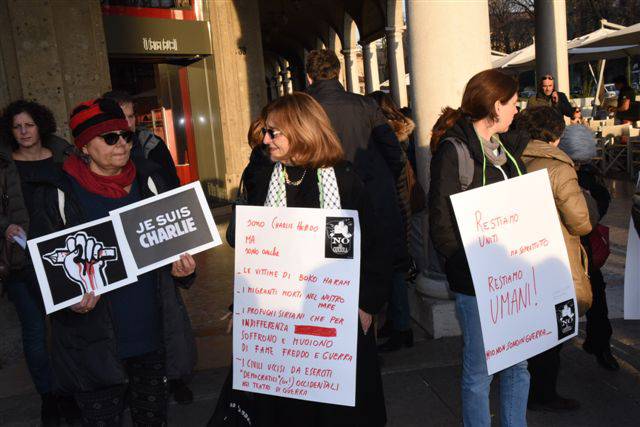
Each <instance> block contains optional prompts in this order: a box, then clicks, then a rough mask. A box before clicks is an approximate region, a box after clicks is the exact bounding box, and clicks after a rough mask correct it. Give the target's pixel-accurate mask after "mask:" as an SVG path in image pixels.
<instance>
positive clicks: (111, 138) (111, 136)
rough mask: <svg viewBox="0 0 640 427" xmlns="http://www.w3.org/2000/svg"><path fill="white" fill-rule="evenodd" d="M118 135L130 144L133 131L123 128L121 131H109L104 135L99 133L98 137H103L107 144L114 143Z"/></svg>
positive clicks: (117, 139) (116, 141) (118, 138)
mask: <svg viewBox="0 0 640 427" xmlns="http://www.w3.org/2000/svg"><path fill="white" fill-rule="evenodd" d="M120 137H122V139H124V142H126V143H127V144H130V143H131V141H132V140H133V132H131V131H128V130H125V131H122V132H109V133H105V134H104V135H100V138H102V139H104V142H106V143H107V145H116V144H117V143H118V141H119V140H120Z"/></svg>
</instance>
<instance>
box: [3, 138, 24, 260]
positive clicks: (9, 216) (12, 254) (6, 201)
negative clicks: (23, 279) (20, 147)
mask: <svg viewBox="0 0 640 427" xmlns="http://www.w3.org/2000/svg"><path fill="white" fill-rule="evenodd" d="M0 174H1V175H2V176H0V233H2V234H0V244H2V248H0V251H4V250H5V248H4V236H5V232H6V231H7V228H8V227H9V226H10V225H11V224H16V225H19V226H20V227H22V229H23V230H24V231H25V232H27V233H28V232H29V213H28V212H27V208H26V207H25V204H24V199H23V197H22V189H21V187H20V175H19V174H18V171H17V169H16V165H15V164H14V163H13V159H12V158H11V153H10V152H9V151H8V149H7V148H5V147H3V148H2V149H0ZM8 249H9V253H8V254H7V260H8V261H9V264H10V265H9V267H10V269H11V270H19V269H20V268H22V267H23V266H24V263H25V259H26V257H25V252H24V251H23V250H22V248H20V246H18V245H17V244H11V245H9V246H8Z"/></svg>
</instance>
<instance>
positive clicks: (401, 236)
mask: <svg viewBox="0 0 640 427" xmlns="http://www.w3.org/2000/svg"><path fill="white" fill-rule="evenodd" d="M306 65H307V73H308V74H307V78H308V79H309V82H310V83H311V86H310V87H309V88H308V89H307V93H308V94H309V95H311V96H312V97H313V98H315V100H316V101H318V102H319V103H320V105H322V107H323V108H324V110H325V111H326V112H327V115H328V116H329V119H330V120H331V124H332V126H333V129H334V130H335V131H336V134H337V135H338V138H340V141H341V142H342V148H343V149H344V154H345V158H346V160H348V161H350V162H351V163H353V166H354V171H355V172H356V174H357V175H358V176H359V177H360V179H362V181H363V183H364V186H365V190H366V191H367V192H368V194H369V197H370V199H371V201H372V204H373V209H374V212H375V215H376V217H377V221H378V224H379V225H380V229H381V230H382V231H383V233H384V239H383V241H385V242H389V245H387V247H386V249H387V257H386V259H387V260H388V265H387V266H386V267H387V268H386V269H385V270H386V272H387V273H386V278H388V280H386V283H388V284H389V285H388V286H389V289H390V288H391V274H392V273H393V271H400V270H404V271H407V270H408V267H409V255H408V251H407V244H406V238H405V233H404V224H403V223H402V216H401V214H400V208H399V206H398V204H397V203H395V201H396V200H397V192H396V184H395V183H396V180H397V178H398V177H399V175H400V173H401V172H402V168H403V167H404V165H405V164H406V158H405V155H404V153H403V151H402V148H401V147H400V143H399V142H398V139H397V137H396V135H395V132H394V131H393V129H392V128H391V126H390V125H389V124H388V122H387V119H386V118H385V117H384V115H383V114H382V111H381V110H380V107H378V104H376V102H375V100H374V99H372V98H366V97H364V96H362V95H358V94H355V93H350V92H346V91H345V90H344V87H343V86H342V85H341V84H340V82H339V81H338V75H339V73H340V61H339V60H338V57H337V56H336V54H335V53H334V52H333V51H330V50H324V49H323V50H314V51H311V52H310V53H309V56H308V57H307V64H306Z"/></svg>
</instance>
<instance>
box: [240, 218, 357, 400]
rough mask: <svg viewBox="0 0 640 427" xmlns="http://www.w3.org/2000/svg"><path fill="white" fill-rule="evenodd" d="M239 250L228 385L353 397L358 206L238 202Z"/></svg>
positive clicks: (322, 396)
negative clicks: (273, 205) (275, 205)
mask: <svg viewBox="0 0 640 427" xmlns="http://www.w3.org/2000/svg"><path fill="white" fill-rule="evenodd" d="M235 251H236V252H235V286H234V292H235V294H234V316H233V388H235V389H237V390H244V391H250V392H256V393H264V394H271V395H276V396H283V397H290V398H296V399H303V400H310V401H316V402H324V403H333V404H339V405H347V406H354V405H355V389H356V352H357V345H358V330H357V328H358V291H359V284H360V224H359V221H358V213H357V212H356V211H351V210H328V209H307V208H268V207H254V206H238V207H237V211H236V249H235Z"/></svg>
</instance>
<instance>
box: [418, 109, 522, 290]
mask: <svg viewBox="0 0 640 427" xmlns="http://www.w3.org/2000/svg"><path fill="white" fill-rule="evenodd" d="M446 138H456V139H458V140H460V141H462V142H463V143H464V144H466V145H467V147H469V151H470V153H471V157H472V158H473V160H474V174H473V181H472V182H471V185H469V188H468V189H469V190H471V189H473V188H477V187H482V161H483V156H482V148H481V147H480V141H479V140H478V137H477V135H476V132H475V130H474V128H473V125H472V124H471V121H470V120H469V119H467V118H464V117H463V118H461V119H459V120H458V121H457V122H456V123H455V125H454V126H453V127H452V128H451V129H449V130H448V131H447V133H446V134H445V135H444V136H443V137H442V140H444V139H446ZM500 140H501V141H502V143H503V144H504V146H505V147H506V149H507V150H508V151H509V152H510V153H511V155H512V156H513V157H514V158H515V159H516V161H517V162H518V165H519V166H520V171H521V172H522V173H525V171H526V168H525V166H524V164H523V163H522V161H521V160H520V156H521V154H522V152H523V151H524V149H525V147H526V145H527V143H528V141H529V136H528V135H527V134H526V133H521V132H510V133H506V134H502V135H500ZM502 169H503V170H504V172H505V173H506V174H507V176H508V177H510V178H512V177H515V176H518V171H517V169H516V167H515V166H514V164H513V162H511V160H509V159H508V158H507V163H506V164H505V165H503V166H502ZM458 173H459V172H458V154H457V151H456V148H455V147H454V145H453V144H452V143H450V142H443V143H442V144H441V145H440V146H439V147H438V149H437V150H436V153H435V154H434V157H433V160H432V161H431V185H430V186H429V232H430V236H431V240H432V241H433V245H434V247H435V249H436V251H437V252H438V254H439V255H440V256H441V258H442V260H443V262H444V270H445V273H446V275H447V280H448V281H449V287H450V289H451V290H452V291H454V292H459V293H463V294H466V295H475V291H474V289H473V281H472V280H471V272H470V271H469V264H468V262H467V256H466V254H465V252H464V247H463V246H462V240H461V239H460V231H459V230H458V225H457V223H456V219H455V216H454V213H453V207H452V205H451V200H450V196H451V195H453V194H456V193H459V192H461V191H462V188H461V186H460V181H459V175H458ZM486 176H487V185H489V184H493V183H496V182H500V181H503V180H504V176H503V175H502V172H500V170H499V169H498V168H496V167H494V166H492V165H491V164H490V163H489V162H487V169H486Z"/></svg>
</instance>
